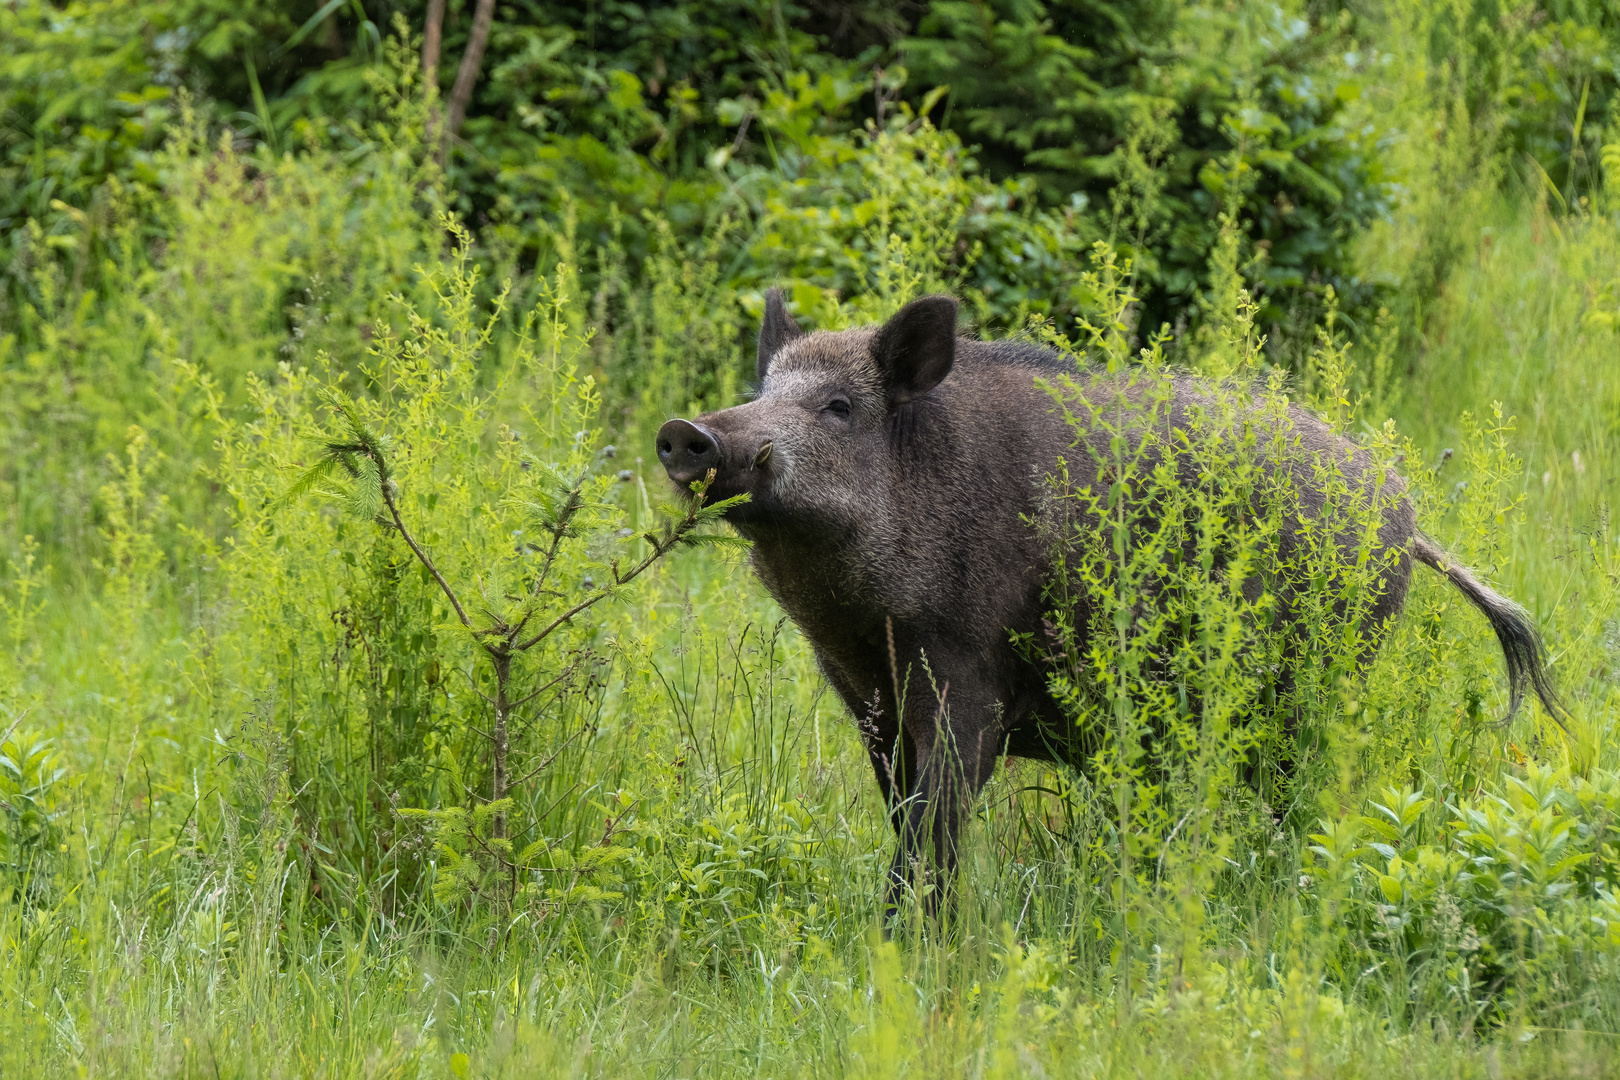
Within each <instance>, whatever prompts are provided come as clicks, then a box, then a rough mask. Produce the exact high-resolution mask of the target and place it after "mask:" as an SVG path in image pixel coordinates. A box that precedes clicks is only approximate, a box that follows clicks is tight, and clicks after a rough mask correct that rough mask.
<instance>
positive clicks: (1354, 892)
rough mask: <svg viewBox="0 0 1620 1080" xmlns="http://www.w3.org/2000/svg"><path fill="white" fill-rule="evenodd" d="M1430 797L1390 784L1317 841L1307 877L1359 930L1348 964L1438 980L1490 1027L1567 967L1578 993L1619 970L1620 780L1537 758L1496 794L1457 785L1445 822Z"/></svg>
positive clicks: (1431, 986)
mask: <svg viewBox="0 0 1620 1080" xmlns="http://www.w3.org/2000/svg"><path fill="white" fill-rule="evenodd" d="M1432 807H1434V800H1433V799H1432V798H1429V797H1426V796H1425V795H1424V793H1423V792H1422V791H1413V790H1411V789H1404V790H1397V789H1394V788H1391V789H1388V790H1387V791H1385V792H1384V794H1383V796H1382V801H1380V800H1378V799H1372V800H1369V803H1368V809H1367V812H1366V813H1364V814H1361V815H1357V816H1353V817H1348V818H1345V819H1342V820H1340V821H1337V822H1323V824H1322V829H1323V831H1322V832H1321V833H1318V834H1314V835H1313V836H1312V837H1311V839H1312V840H1313V841H1314V844H1313V845H1312V847H1311V852H1312V853H1313V854H1314V856H1315V858H1314V859H1313V861H1312V862H1311V863H1309V864H1308V874H1309V875H1310V878H1311V881H1310V887H1311V888H1312V889H1314V890H1316V891H1318V892H1319V893H1320V894H1321V895H1322V896H1323V897H1324V902H1326V903H1329V904H1331V905H1332V906H1334V907H1335V908H1337V909H1338V911H1339V912H1340V913H1341V916H1342V917H1344V918H1346V919H1347V920H1349V922H1350V924H1351V926H1352V931H1351V934H1350V936H1349V937H1348V938H1347V939H1346V946H1347V951H1346V955H1345V956H1343V957H1342V958H1340V960H1339V962H1340V963H1342V964H1343V967H1344V969H1345V970H1352V969H1359V968H1365V967H1367V966H1368V965H1373V966H1378V965H1382V964H1399V965H1402V966H1405V967H1407V968H1409V969H1413V970H1414V972H1415V976H1414V977H1413V978H1412V980H1411V985H1412V986H1413V988H1414V993H1415V994H1421V993H1425V992H1428V993H1432V992H1435V990H1436V989H1437V988H1439V990H1440V992H1442V993H1445V994H1447V995H1457V996H1459V997H1460V1000H1458V1001H1457V1002H1456V1005H1457V1006H1459V1007H1460V1008H1461V1010H1462V1011H1463V1014H1464V1016H1465V1017H1467V1018H1468V1019H1469V1020H1470V1021H1471V1020H1473V1019H1475V1018H1481V1019H1485V1020H1487V1021H1489V1022H1493V1023H1500V1022H1502V1021H1503V1020H1505V1019H1506V1018H1507V1016H1508V1015H1509V1014H1510V1013H1511V1012H1512V1011H1513V1010H1514V1009H1520V1010H1523V1009H1527V1008H1533V1007H1536V1006H1538V1005H1545V1004H1546V1002H1544V1001H1538V1000H1536V999H1537V998H1538V997H1539V996H1540V995H1543V994H1545V993H1547V987H1548V986H1549V985H1557V983H1558V981H1559V976H1562V977H1563V982H1564V985H1566V986H1569V987H1571V989H1577V990H1578V989H1581V988H1582V987H1581V984H1582V982H1583V981H1584V980H1585V979H1593V978H1597V979H1601V978H1604V977H1605V975H1604V974H1603V973H1604V972H1612V971H1613V970H1614V967H1615V965H1616V964H1617V963H1620V898H1617V896H1616V892H1615V890H1616V886H1617V884H1620V849H1617V847H1616V843H1615V837H1616V828H1617V827H1620V777H1616V775H1615V774H1614V773H1612V772H1609V771H1606V770H1599V771H1595V772H1594V773H1593V774H1592V775H1591V776H1590V777H1581V776H1576V775H1572V774H1571V773H1570V772H1569V771H1568V769H1567V768H1565V769H1558V768H1552V767H1548V766H1543V765H1537V764H1536V763H1535V762H1533V761H1532V762H1528V763H1526V765H1525V766H1524V768H1523V771H1522V774H1521V775H1510V776H1508V777H1507V779H1506V783H1505V784H1503V785H1502V786H1501V788H1500V789H1499V792H1498V793H1491V792H1487V793H1481V794H1479V795H1477V796H1472V797H1470V796H1465V795H1462V794H1460V793H1458V794H1453V795H1451V796H1450V798H1449V799H1448V801H1447V803H1446V805H1445V806H1444V808H1443V811H1442V816H1441V819H1440V820H1439V821H1438V822H1437V821H1436V820H1435V816H1436V815H1435V814H1433V813H1431V812H1430V810H1431V808H1432ZM1581 963H1584V964H1585V965H1586V966H1587V968H1588V970H1586V971H1582V972H1580V974H1577V975H1574V976H1573V977H1572V976H1571V968H1572V967H1576V966H1578V965H1580V964H1581ZM1608 977H1612V976H1608ZM1572 1011H1573V1012H1575V1013H1577V1014H1579V1013H1580V1012H1582V1011H1583V1009H1582V1005H1581V1003H1580V1002H1579V999H1578V998H1577V1003H1576V1005H1575V1008H1574V1009H1573V1010H1572Z"/></svg>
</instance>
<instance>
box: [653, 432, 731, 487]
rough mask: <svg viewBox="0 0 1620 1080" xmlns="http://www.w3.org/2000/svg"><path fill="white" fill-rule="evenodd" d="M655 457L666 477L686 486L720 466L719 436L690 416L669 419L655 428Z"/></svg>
mask: <svg viewBox="0 0 1620 1080" xmlns="http://www.w3.org/2000/svg"><path fill="white" fill-rule="evenodd" d="M658 460H659V461H662V462H663V463H664V471H665V472H667V473H668V474H669V478H670V479H671V480H673V481H675V482H676V483H677V484H679V485H681V486H682V487H685V486H686V485H687V484H690V483H691V482H692V481H694V480H701V479H703V477H704V476H706V475H707V474H708V472H709V470H710V469H716V468H719V467H720V440H719V439H718V438H716V437H715V434H714V432H712V431H709V430H708V429H707V428H701V427H698V426H697V425H696V424H694V423H692V422H691V421H690V420H678V419H677V420H669V421H666V422H665V424H664V426H663V427H661V428H659V429H658Z"/></svg>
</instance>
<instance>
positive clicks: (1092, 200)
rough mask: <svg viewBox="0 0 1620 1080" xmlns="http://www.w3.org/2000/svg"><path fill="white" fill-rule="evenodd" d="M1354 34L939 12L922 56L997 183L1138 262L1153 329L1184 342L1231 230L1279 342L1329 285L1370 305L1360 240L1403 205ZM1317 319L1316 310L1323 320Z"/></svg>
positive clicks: (1018, 3)
mask: <svg viewBox="0 0 1620 1080" xmlns="http://www.w3.org/2000/svg"><path fill="white" fill-rule="evenodd" d="M1347 29H1348V27H1347V24H1346V23H1342V22H1338V21H1336V20H1335V19H1334V18H1333V17H1330V16H1321V17H1318V16H1315V15H1314V14H1312V13H1310V12H1309V11H1308V10H1306V9H1305V8H1303V7H1302V6H1292V5H1281V6H1272V7H1267V8H1259V7H1254V8H1250V7H1231V6H1228V7H1227V8H1222V7H1220V6H1218V5H1202V4H1190V5H1189V4H1182V3H1178V2H1165V0H1126V2H1123V3H1087V4H1050V5H1048V4H1044V3H1040V2H1038V0H1006V2H998V3H992V4H988V5H979V4H968V3H954V2H936V3H933V4H930V5H929V7H928V13H927V15H926V16H924V17H923V18H922V20H921V21H920V22H919V23H918V26H917V30H916V32H915V33H914V34H913V35H912V36H911V37H909V38H907V39H906V41H905V43H904V53H905V57H906V61H907V63H908V65H909V67H910V69H911V71H912V72H913V74H914V75H915V76H916V77H918V78H919V79H920V81H921V82H922V83H923V84H924V85H935V84H940V85H948V86H949V87H950V97H949V99H948V100H949V103H950V105H949V107H950V113H949V116H950V119H951V123H952V125H953V126H955V127H957V128H959V129H960V130H962V131H963V132H964V133H965V134H967V135H968V136H969V137H971V138H974V139H976V140H983V149H982V150H981V151H980V157H981V159H982V161H983V164H984V167H985V168H986V170H987V171H988V172H989V173H990V175H992V176H994V177H997V178H1001V177H1008V176H1027V177H1028V178H1029V179H1031V180H1033V181H1034V192H1035V194H1036V197H1037V198H1038V199H1039V200H1040V201H1041V202H1042V203H1043V204H1044V205H1046V206H1058V207H1063V206H1072V207H1073V208H1074V209H1075V210H1076V211H1078V212H1079V213H1080V214H1081V215H1082V217H1083V218H1084V220H1085V221H1086V226H1085V231H1088V232H1090V233H1091V234H1092V235H1095V236H1101V237H1106V238H1107V239H1108V240H1110V241H1111V242H1113V243H1114V244H1116V245H1118V247H1119V250H1120V251H1121V254H1122V255H1128V256H1129V257H1130V258H1131V259H1132V261H1133V263H1134V265H1135V268H1136V271H1137V275H1138V282H1139V284H1138V293H1139V295H1140V298H1141V302H1142V311H1141V317H1142V319H1143V325H1144V328H1145V329H1146V330H1148V331H1152V330H1155V329H1157V328H1158V326H1159V325H1160V324H1161V323H1171V324H1174V325H1185V324H1186V322H1187V321H1188V320H1189V318H1192V317H1196V313H1197V304H1196V301H1197V299H1198V297H1199V296H1200V295H1201V294H1202V293H1203V292H1204V291H1205V290H1206V289H1207V288H1208V286H1209V264H1210V257H1211V255H1212V253H1213V251H1214V249H1215V245H1216V241H1217V237H1218V235H1219V233H1220V215H1222V214H1226V215H1229V216H1230V217H1231V218H1232V219H1233V220H1234V221H1237V222H1240V223H1242V226H1243V228H1244V230H1245V232H1246V233H1247V234H1248V237H1249V239H1250V241H1251V242H1252V243H1253V245H1254V249H1255V250H1256V251H1257V252H1258V257H1257V259H1256V262H1255V263H1254V265H1253V266H1252V268H1251V270H1250V272H1251V274H1252V277H1253V281H1254V285H1255V289H1256V296H1257V299H1258V301H1259V303H1260V304H1261V314H1260V318H1261V321H1262V324H1265V325H1270V324H1274V323H1277V322H1279V321H1280V320H1282V319H1283V316H1284V313H1285V312H1286V311H1287V309H1288V308H1290V307H1291V306H1294V305H1297V304H1300V303H1301V302H1302V300H1304V298H1305V297H1306V296H1308V295H1309V294H1310V293H1312V292H1313V291H1319V290H1320V289H1321V288H1322V287H1323V286H1325V285H1331V286H1333V287H1335V288H1336V289H1337V290H1338V291H1339V292H1340V293H1341V294H1342V295H1348V296H1351V297H1353V298H1354V299H1355V300H1356V301H1357V302H1360V301H1361V299H1362V298H1361V297H1360V295H1359V291H1360V290H1359V288H1358V286H1357V282H1356V277H1355V271H1354V268H1353V266H1352V263H1351V261H1350V260H1349V258H1348V254H1349V253H1348V247H1347V244H1348V241H1349V239H1350V238H1351V237H1352V236H1353V235H1354V234H1355V233H1356V231H1357V230H1358V229H1359V228H1360V227H1361V226H1363V225H1365V224H1366V223H1367V222H1368V221H1370V220H1372V218H1374V217H1375V216H1376V215H1378V214H1379V213H1380V212H1381V211H1382V209H1383V204H1384V202H1385V200H1386V198H1387V193H1386V191H1385V183H1386V178H1385V176H1384V174H1383V170H1382V168H1381V164H1380V161H1379V157H1378V153H1377V151H1376V148H1375V145H1374V137H1375V135H1374V132H1373V131H1372V130H1370V129H1364V128H1362V127H1360V126H1359V125H1354V123H1353V116H1354V114H1349V113H1346V111H1345V103H1346V102H1347V101H1349V100H1352V99H1354V98H1355V97H1357V96H1358V95H1359V94H1360V92H1361V82H1362V76H1361V75H1359V74H1358V73H1357V72H1356V71H1355V70H1354V69H1353V68H1352V67H1351V66H1349V65H1347V64H1346V63H1345V61H1344V59H1342V57H1343V56H1344V54H1345V53H1346V51H1347V47H1348V46H1349V45H1350V43H1351V39H1350V35H1349V33H1348V32H1347ZM1311 306H1312V307H1313V308H1314V306H1315V305H1314V304H1312V305H1311Z"/></svg>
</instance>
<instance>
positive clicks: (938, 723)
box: [885, 663, 1003, 917]
mask: <svg viewBox="0 0 1620 1080" xmlns="http://www.w3.org/2000/svg"><path fill="white" fill-rule="evenodd" d="M935 672H936V674H940V675H947V674H948V675H950V676H951V678H950V679H949V680H948V681H943V682H941V684H940V694H939V697H938V698H937V699H936V698H934V697H933V696H932V695H915V696H912V695H908V700H907V701H906V706H905V723H904V727H905V731H904V734H905V736H906V738H905V739H904V740H903V741H904V742H905V743H906V744H907V749H908V750H912V751H913V752H914V754H915V757H914V758H913V761H912V762H910V763H907V764H909V765H910V767H909V768H908V769H906V772H907V773H908V774H909V775H908V776H907V777H906V779H907V780H908V781H909V783H908V784H907V785H906V786H905V787H904V788H900V790H903V791H904V792H905V799H904V801H903V802H902V803H901V805H900V807H899V810H900V829H899V831H900V846H899V849H898V850H897V851H896V852H895V857H894V863H893V864H892V865H891V866H890V868H889V890H888V897H887V903H886V905H885V907H886V909H887V914H888V915H889V916H890V917H892V916H893V915H894V914H895V913H896V912H897V911H898V910H899V905H900V902H901V900H902V899H903V897H904V895H905V892H906V890H907V889H908V888H910V889H914V890H916V891H917V892H919V893H920V894H921V895H922V899H923V908H924V910H925V911H926V912H927V913H928V914H929V915H938V914H939V912H940V911H942V910H945V904H944V899H945V897H946V896H947V895H948V893H949V891H950V888H951V886H952V883H953V881H954V879H955V876H956V855H957V834H958V832H959V830H960V828H961V822H962V817H963V814H964V813H965V811H966V809H967V807H968V805H969V804H970V803H971V802H972V800H973V799H974V797H975V796H977V795H978V793H979V790H980V789H981V788H982V787H984V784H985V781H987V780H988V779H989V778H990V774H991V773H992V772H993V771H994V770H995V763H996V757H997V755H998V753H999V751H1000V749H1001V743H1002V741H1003V733H1002V731H1001V722H1000V710H999V709H997V707H996V695H995V694H994V692H993V690H992V689H991V687H990V685H989V684H988V683H987V682H986V681H984V680H982V679H979V678H976V677H975V676H974V674H973V672H972V668H971V667H970V666H968V665H948V664H947V665H940V664H937V663H936V666H935ZM913 687H915V683H913ZM899 779H900V776H899V775H898V774H897V775H896V780H897V781H898V780H899ZM896 787H899V785H898V783H897V784H896ZM930 884H931V885H932V886H933V888H925V887H924V886H926V885H930Z"/></svg>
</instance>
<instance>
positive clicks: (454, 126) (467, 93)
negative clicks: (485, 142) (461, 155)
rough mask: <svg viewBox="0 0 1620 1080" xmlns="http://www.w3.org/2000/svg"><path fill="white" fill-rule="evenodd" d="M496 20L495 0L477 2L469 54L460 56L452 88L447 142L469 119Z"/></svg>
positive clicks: (446, 131) (468, 41) (446, 124)
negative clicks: (470, 107) (491, 28)
mask: <svg viewBox="0 0 1620 1080" xmlns="http://www.w3.org/2000/svg"><path fill="white" fill-rule="evenodd" d="M494 21H495V0H478V6H477V7H476V8H475V9H474V10H473V22H472V31H471V33H469V34H468V35H467V51H466V52H464V53H462V54H461V68H460V69H459V70H458V71H457V72H456V84H455V86H453V87H451V89H450V115H449V118H448V120H447V121H446V123H445V131H444V135H445V138H446V139H453V138H455V137H456V133H457V132H459V131H460V130H461V122H462V121H463V120H465V119H466V118H467V106H468V105H470V104H471V103H472V92H473V86H474V85H475V84H476V83H477V82H478V69H479V68H480V67H482V66H483V63H484V46H485V45H487V44H489V27H490V24H491V23H492V22H494Z"/></svg>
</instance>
